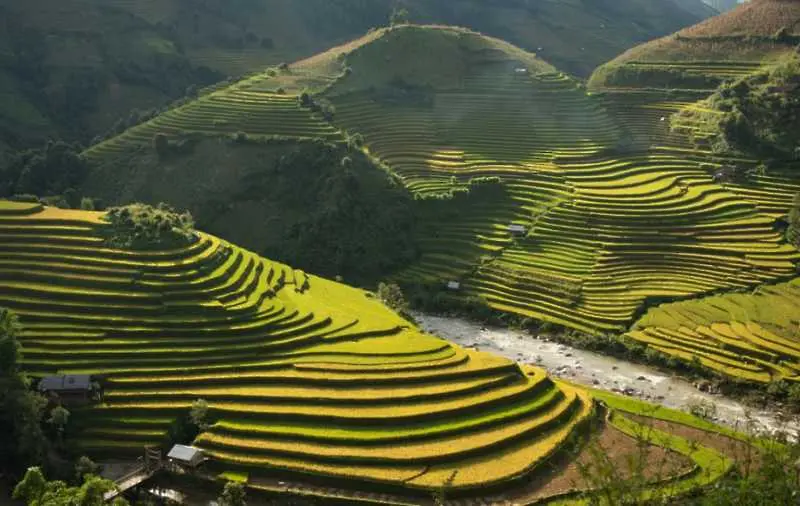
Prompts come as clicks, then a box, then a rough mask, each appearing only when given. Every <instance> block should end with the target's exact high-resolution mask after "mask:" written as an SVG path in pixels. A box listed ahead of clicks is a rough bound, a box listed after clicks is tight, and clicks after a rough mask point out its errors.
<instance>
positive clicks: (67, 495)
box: [12, 467, 128, 506]
mask: <svg viewBox="0 0 800 506" xmlns="http://www.w3.org/2000/svg"><path fill="white" fill-rule="evenodd" d="M115 487H116V485H114V482H112V481H109V480H106V479H103V478H100V477H99V476H94V475H87V476H86V477H85V478H84V480H83V482H82V484H81V485H80V486H79V487H70V486H68V485H67V484H66V483H64V482H63V481H47V479H46V478H45V476H44V474H43V473H42V470H41V469H39V468H38V467H31V468H29V469H28V470H27V472H26V473H25V477H24V478H23V479H22V481H20V482H19V483H18V484H17V486H16V487H15V488H14V492H13V494H12V497H13V498H14V499H17V500H22V501H25V503H26V504H27V505H28V506H104V505H105V499H104V496H105V494H106V493H107V492H110V491H112V490H114V488H115ZM127 504H128V503H127V501H125V500H124V499H122V498H117V499H115V500H114V502H113V503H112V505H113V506H127Z"/></svg>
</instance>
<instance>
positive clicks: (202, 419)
mask: <svg viewBox="0 0 800 506" xmlns="http://www.w3.org/2000/svg"><path fill="white" fill-rule="evenodd" d="M189 418H191V419H192V423H194V424H195V425H197V428H198V429H200V430H201V431H204V430H206V429H208V425H209V424H208V402H206V401H205V399H197V400H196V401H194V402H193V403H192V410H191V411H190V412H189Z"/></svg>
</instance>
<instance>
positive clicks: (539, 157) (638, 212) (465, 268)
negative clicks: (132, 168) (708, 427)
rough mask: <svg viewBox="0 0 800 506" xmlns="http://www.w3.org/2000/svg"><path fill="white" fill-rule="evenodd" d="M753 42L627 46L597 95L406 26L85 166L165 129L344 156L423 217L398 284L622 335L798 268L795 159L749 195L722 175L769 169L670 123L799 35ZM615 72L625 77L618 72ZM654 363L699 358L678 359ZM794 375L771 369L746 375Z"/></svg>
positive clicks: (267, 81)
mask: <svg viewBox="0 0 800 506" xmlns="http://www.w3.org/2000/svg"><path fill="white" fill-rule="evenodd" d="M798 5H800V4H798V3H796V2H785V1H783V0H760V1H757V2H752V3H751V4H747V5H744V6H741V7H740V8H739V9H736V10H734V11H732V12H730V13H728V14H725V15H723V16H719V17H718V18H714V19H712V20H711V21H707V22H705V24H701V25H698V26H699V27H700V28H697V27H694V28H691V29H688V30H689V32H690V33H691V34H694V35H692V36H694V37H701V35H698V33H699V32H702V27H704V26H706V27H709V26H710V27H715V29H716V30H721V29H722V28H720V26H723V27H724V26H725V23H726V22H727V23H728V24H729V25H735V26H738V25H737V24H736V23H739V24H742V23H744V22H743V21H741V18H742V16H744V17H745V18H747V19H751V18H753V17H754V16H758V15H759V13H761V14H763V16H762V17H763V19H764V23H765V28H764V27H762V28H763V30H768V31H769V30H772V28H773V26H772V25H771V24H770V19H771V18H770V16H773V17H778V18H780V19H785V16H786V15H787V12H788V14H791V15H792V16H794V15H795V11H796V10H797V6H798ZM754 9H755V10H754ZM758 9H760V10H758ZM787 9H788V10H789V11H787ZM743 13H744V14H743ZM795 17H796V16H795ZM726 20H727V21H726ZM773 24H774V23H773ZM707 29H709V28H707ZM759 33H760V32H759ZM769 33H770V34H771V33H772V32H769ZM756 35H758V34H756ZM756 35H753V36H750V38H749V39H748V40H751V41H755V42H753V44H755V49H753V51H756V50H758V54H759V55H761V56H760V58H762V59H763V60H764V61H762V60H761V59H759V60H756V59H754V57H752V54H748V56H747V58H744V59H741V60H740V59H732V60H730V61H722V60H719V61H718V60H713V61H712V60H709V58H710V57H705V59H693V58H694V57H693V56H692V54H691V52H687V54H689V56H688V57H687V59H688V61H687V62H684V63H680V62H678V63H675V62H667V61H665V60H664V57H663V55H662V54H661V53H659V52H658V51H657V50H653V53H654V54H655V56H654V57H653V58H654V59H652V60H647V57H646V56H645V55H647V54H649V53H648V52H647V48H648V47H655V48H656V49H659V48H661V47H662V44H664V43H666V42H659V41H656V42H654V43H650V46H648V45H645V46H643V47H642V48H636V49H634V50H632V51H631V54H634V55H638V56H637V59H635V60H631V59H630V58H629V57H628V56H625V55H623V57H621V59H620V62H612V63H611V64H609V65H608V66H607V67H601V68H600V69H598V71H597V73H596V75H595V76H594V77H593V78H592V79H591V80H590V82H589V89H590V90H591V91H587V89H586V88H585V87H584V86H583V85H582V84H581V83H579V82H578V81H576V80H574V79H572V78H570V77H569V76H567V75H565V74H563V73H561V72H559V71H558V70H557V69H555V68H554V67H552V66H551V65H549V64H548V63H546V62H544V61H543V60H541V59H540V58H538V57H537V56H536V55H534V54H532V53H528V52H526V51H523V50H521V49H519V48H516V47H514V46H511V45H509V44H507V43H505V42H503V41H500V40H496V39H492V38H489V37H485V36H482V35H480V34H477V33H474V32H471V31H468V30H464V29H457V28H450V27H437V26H399V27H395V28H391V29H383V30H377V31H373V32H371V33H370V34H369V35H367V36H366V37H364V38H362V39H359V40H356V41H353V42H351V43H349V44H346V45H343V46H340V47H337V48H334V49H332V50H330V51H328V52H325V53H322V54H320V55H317V56H315V57H313V58H310V59H307V60H303V61H300V62H297V63H294V64H292V65H288V66H287V67H285V68H273V69H268V70H267V71H265V72H264V73H261V74H258V75H254V76H252V77H250V78H248V79H245V80H243V81H241V82H239V83H236V84H234V85H232V86H229V87H226V88H221V89H219V90H217V91H215V92H213V93H210V94H207V95H205V96H203V97H201V98H199V99H198V100H196V101H194V102H191V103H189V104H187V105H184V106H182V107H180V108H177V109H175V110H172V111H170V112H167V113H165V114H162V115H161V116H158V117H157V118H155V119H154V120H151V121H149V122H147V123H145V124H143V125H140V126H138V127H135V128H132V129H130V130H128V131H127V132H125V133H124V134H122V135H121V136H119V137H116V138H112V139H110V140H108V141H105V142H103V143H100V144H97V145H95V146H93V147H91V148H90V149H89V150H88V151H87V152H86V156H87V157H89V159H91V160H93V161H94V162H95V163H96V164H97V166H98V168H96V169H95V171H96V172H95V176H94V177H95V180H98V181H100V180H104V178H106V179H108V178H113V175H114V174H115V170H116V167H118V164H120V163H124V162H123V161H124V160H127V159H129V158H131V157H135V156H137V155H136V153H142V152H148V151H149V150H151V149H152V147H151V145H152V141H153V138H154V136H156V135H158V134H161V135H165V136H168V137H169V139H170V141H171V142H181V141H182V140H186V139H208V138H215V137H216V138H219V137H221V136H222V137H225V138H228V137H230V136H235V137H238V138H245V139H247V141H248V142H250V143H259V142H268V141H272V140H273V139H276V138H278V139H280V140H281V141H287V139H288V140H291V139H296V140H303V139H310V138H322V139H325V140H327V141H329V142H334V143H336V142H339V143H342V142H347V143H349V144H350V145H355V146H358V147H359V148H360V149H362V150H363V151H364V152H365V153H366V154H367V155H368V156H369V157H371V158H372V159H373V160H374V161H375V163H376V164H378V165H380V166H381V167H383V169H385V170H386V171H388V172H390V173H391V174H392V176H394V177H396V178H397V179H398V180H399V181H401V182H402V184H403V185H404V186H405V189H407V190H408V191H410V192H411V193H412V194H413V195H414V197H415V199H416V200H415V202H416V206H417V209H418V210H419V212H420V215H421V216H422V219H420V220H419V223H418V225H417V227H416V229H415V232H414V234H415V238H416V239H415V241H416V245H417V247H418V249H419V254H418V256H417V259H416V260H415V261H413V262H412V263H411V264H410V265H408V266H406V267H404V268H401V269H399V270H397V271H396V272H394V273H392V274H391V278H392V279H394V280H396V281H398V282H400V283H401V284H406V285H420V284H427V285H432V286H441V287H443V286H445V285H446V284H448V283H451V282H457V283H458V285H457V286H459V291H458V292H453V294H454V295H455V296H458V297H463V298H477V299H479V300H482V301H484V302H485V303H486V304H488V305H489V306H490V307H491V308H493V309H496V310H499V311H502V312H506V313H513V314H517V315H521V316H524V317H529V318H533V319H536V320H542V321H548V322H553V323H558V324H561V325H564V326H567V327H570V328H574V329H579V330H582V331H585V332H588V333H594V334H597V333H611V334H618V333H624V332H626V331H627V330H629V329H630V328H631V326H632V325H633V324H634V323H635V322H636V320H637V319H638V318H639V317H641V315H642V314H643V313H644V312H645V311H646V309H647V308H649V307H652V306H654V305H657V304H659V303H662V302H668V301H673V300H680V299H688V298H695V297H701V296H705V295H709V294H714V293H723V292H729V291H743V290H745V291H746V290H751V289H753V288H755V287H758V286H760V285H762V284H765V283H768V284H769V283H778V282H784V281H788V280H790V279H791V278H792V277H793V276H795V274H796V272H797V267H796V265H797V261H798V260H800V254H798V251H797V249H795V247H793V246H792V245H790V244H788V243H787V242H786V240H785V238H784V236H783V234H782V232H781V231H780V230H779V229H778V228H776V220H777V219H780V218H782V217H784V216H786V214H787V213H788V211H789V209H790V207H791V206H792V199H793V197H794V195H795V194H796V193H797V192H798V191H800V178H799V177H798V176H797V175H796V174H797V170H796V169H797V167H796V165H797V163H796V162H786V163H777V164H776V163H773V164H772V165H773V166H772V167H771V168H770V170H769V171H766V172H763V171H762V172H755V171H751V172H752V174H750V176H749V178H748V179H747V181H741V180H738V179H735V178H731V179H725V178H720V177H719V174H720V172H724V171H725V170H727V169H726V167H729V166H730V165H731V164H737V165H741V166H743V167H745V168H755V167H756V166H758V165H759V164H760V163H761V162H760V161H759V160H756V159H749V158H747V157H746V156H744V155H742V154H737V155H735V156H734V155H730V154H724V153H723V154H719V153H712V151H711V147H710V146H708V145H703V144H702V143H701V144H700V145H698V144H697V143H695V142H691V141H690V139H689V136H687V135H686V130H685V127H684V128H683V129H682V128H681V126H680V125H675V128H674V129H673V128H671V125H673V121H672V120H671V118H672V116H673V115H674V114H675V113H678V112H680V111H681V110H683V109H685V108H691V107H700V106H699V105H694V104H695V102H697V101H698V100H700V99H703V98H705V97H707V96H708V95H710V94H711V93H712V91H713V90H714V89H715V87H716V85H717V84H719V83H721V82H725V81H727V80H732V79H736V78H738V77H740V76H746V75H748V74H749V73H752V72H754V71H756V70H758V69H760V68H761V66H762V64H767V63H769V62H771V61H773V58H777V56H776V54H777V53H780V54H782V55H786V54H787V51H790V50H791V48H792V47H793V46H791V45H790V44H788V43H786V42H785V41H784V39H785V38H786V37H788V40H793V39H792V37H794V35H792V34H791V33H789V35H785V34H784V35H781V37H782V38H780V39H777V38H769V37H766V35H765V36H763V37H762V39H758V38H757V37H756ZM687 36H688V35H687ZM687 36H684V35H681V34H679V37H678V38H677V39H676V38H675V37H673V38H672V39H669V40H670V41H672V40H679V41H682V40H683V39H682V38H680V37H687ZM718 36H719V35H718V34H717V35H714V34H711V35H707V37H718ZM737 36H738V35H737ZM702 37H706V36H702ZM742 37H745V35H742ZM754 37H755V38H754ZM770 37H772V35H770ZM704 40H705V39H704ZM759 41H761V42H759ZM758 43H761V46H759V45H758ZM709 44H711V45H712V46H713V44H712V43H709ZM691 47H694V46H693V45H692V46H691ZM775 48H780V51H777V50H776V49H775ZM773 50H775V51H773ZM776 51H777V53H776ZM408 54H418V55H424V56H423V57H420V58H413V59H410V58H407V57H406V56H405V55H408ZM751 57H752V58H751ZM631 58H632V57H631ZM629 60H631V61H629ZM645 61H647V63H646V64H645V63H643V62H645ZM641 66H646V67H647V68H646V71H645V72H640V70H642V69H641V68H640V67H641ZM616 67H623V68H624V69H626V70H624V71H618V72H616V73H614V74H613V77H608V74H609V70H608V69H609V68H612V69H613V68H616ZM630 69H633V70H630ZM661 70H663V72H662V71H661ZM626 72H627V73H626ZM631 76H632V77H631ZM641 76H645V77H642V78H641V79H639V77H641ZM675 76H677V78H676V77H675ZM673 78H675V79H673ZM654 83H655V84H654ZM687 83H688V84H687ZM697 83H700V84H701V85H702V86H699V87H697V86H695V85H696V84H697ZM695 137H697V136H695ZM197 163H200V162H199V161H198V162H197ZM233 163H235V162H233ZM156 165H157V164H156ZM140 170H144V171H145V172H146V171H148V170H150V171H152V170H157V169H155V168H153V167H146V168H142V169H140ZM137 178H138V176H137ZM91 181H92V177H91V176H90V178H89V183H88V185H87V188H88V189H89V191H90V193H91V194H97V195H98V196H100V197H103V198H106V199H108V200H110V201H113V199H114V196H115V195H119V194H121V193H122V192H123V190H124V191H125V192H126V193H125V194H126V195H134V196H136V195H137V190H136V188H137V187H136V186H135V184H136V183H128V182H126V183H123V185H122V187H119V186H118V187H115V188H114V189H113V190H111V189H106V190H105V191H107V193H105V194H104V193H103V192H104V186H103V185H101V184H96V185H92V183H91ZM140 193H145V197H144V198H158V197H157V196H155V195H152V194H150V193H147V192H140ZM267 254H268V252H267ZM451 284H452V283H451ZM634 335H635V334H634ZM738 338H739V339H743V340H747V339H748V337H747V336H744V335H742V336H739V337H738ZM653 346H657V345H656V344H654V343H653ZM687 346H689V341H687ZM659 349H662V350H664V351H670V353H673V355H675V356H677V357H681V358H687V359H688V358H690V357H689V355H690V352H689V351H687V350H680V349H678V348H677V347H675V346H660V348H659ZM747 350H750V348H747ZM754 359H760V356H759V355H758V354H756V355H754ZM753 367H756V368H757V367H759V366H748V368H749V369H752V368H753ZM748 368H746V369H748ZM717 369H718V370H720V369H719V368H717ZM743 370H744V369H743ZM728 372H730V370H729V371H728ZM792 376H793V374H790V373H788V371H784V370H783V369H780V368H770V369H768V370H767V372H764V371H761V373H759V374H747V375H746V378H747V379H749V380H756V381H770V379H777V378H779V377H786V378H791V377H792Z"/></svg>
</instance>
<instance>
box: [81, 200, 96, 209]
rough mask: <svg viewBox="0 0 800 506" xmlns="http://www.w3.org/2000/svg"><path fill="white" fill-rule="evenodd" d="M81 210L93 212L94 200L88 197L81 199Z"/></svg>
mask: <svg viewBox="0 0 800 506" xmlns="http://www.w3.org/2000/svg"><path fill="white" fill-rule="evenodd" d="M81 210H83V211H94V199H91V198H89V197H83V198H82V199H81Z"/></svg>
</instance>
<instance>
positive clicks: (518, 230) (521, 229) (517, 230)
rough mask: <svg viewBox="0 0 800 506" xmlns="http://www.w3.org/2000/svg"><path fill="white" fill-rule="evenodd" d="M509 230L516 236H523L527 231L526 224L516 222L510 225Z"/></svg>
mask: <svg viewBox="0 0 800 506" xmlns="http://www.w3.org/2000/svg"><path fill="white" fill-rule="evenodd" d="M508 231H509V232H510V233H511V235H513V236H516V237H521V236H523V235H525V234H526V233H527V230H526V229H525V226H524V225H516V224H514V223H512V224H510V225H509V226H508Z"/></svg>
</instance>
